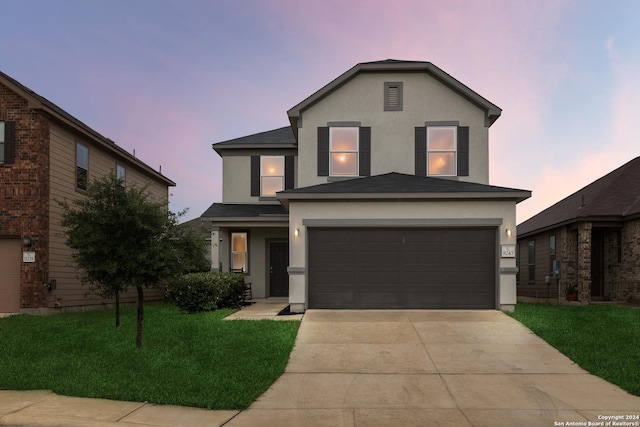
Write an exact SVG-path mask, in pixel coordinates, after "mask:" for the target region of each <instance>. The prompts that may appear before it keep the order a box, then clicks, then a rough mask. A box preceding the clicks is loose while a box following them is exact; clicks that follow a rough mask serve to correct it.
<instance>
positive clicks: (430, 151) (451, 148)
mask: <svg viewBox="0 0 640 427" xmlns="http://www.w3.org/2000/svg"><path fill="white" fill-rule="evenodd" d="M457 142H458V141H457V132H456V127H455V126H435V127H427V167H428V171H427V174H428V175H432V176H455V175H456V174H457V169H456V151H457Z"/></svg>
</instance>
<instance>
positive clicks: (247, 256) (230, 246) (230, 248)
mask: <svg viewBox="0 0 640 427" xmlns="http://www.w3.org/2000/svg"><path fill="white" fill-rule="evenodd" d="M234 234H244V236H245V250H244V251H234V250H233V236H234ZM234 253H237V254H245V256H244V263H245V266H244V267H242V273H243V274H249V230H233V231H231V232H230V233H229V271H234V270H237V269H236V268H234V260H233V255H234ZM245 267H246V269H245Z"/></svg>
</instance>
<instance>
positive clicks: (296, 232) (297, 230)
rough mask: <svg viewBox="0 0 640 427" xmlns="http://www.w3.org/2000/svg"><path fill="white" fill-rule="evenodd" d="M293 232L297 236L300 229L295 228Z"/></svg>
mask: <svg viewBox="0 0 640 427" xmlns="http://www.w3.org/2000/svg"><path fill="white" fill-rule="evenodd" d="M293 234H294V235H295V236H296V237H298V236H299V235H300V229H299V228H296V230H295V231H294V232H293Z"/></svg>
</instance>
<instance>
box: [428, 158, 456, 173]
mask: <svg viewBox="0 0 640 427" xmlns="http://www.w3.org/2000/svg"><path fill="white" fill-rule="evenodd" d="M429 175H455V156H454V153H429Z"/></svg>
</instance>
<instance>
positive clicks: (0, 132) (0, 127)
mask: <svg viewBox="0 0 640 427" xmlns="http://www.w3.org/2000/svg"><path fill="white" fill-rule="evenodd" d="M0 163H4V122H0Z"/></svg>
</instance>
